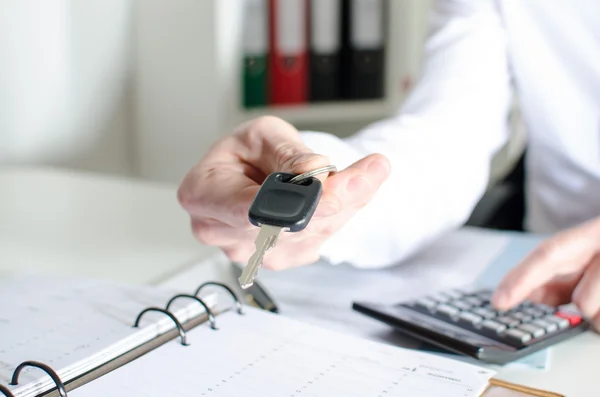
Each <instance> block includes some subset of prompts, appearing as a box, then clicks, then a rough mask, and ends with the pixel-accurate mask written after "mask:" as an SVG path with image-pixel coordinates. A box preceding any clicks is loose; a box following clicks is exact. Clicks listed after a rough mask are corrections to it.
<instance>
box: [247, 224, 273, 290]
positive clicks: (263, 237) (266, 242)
mask: <svg viewBox="0 0 600 397" xmlns="http://www.w3.org/2000/svg"><path fill="white" fill-rule="evenodd" d="M279 234H281V228H280V227H277V226H269V225H262V226H261V227H260V232H259V233H258V236H257V237H256V240H254V246H255V247H256V250H255V251H254V254H253V255H252V256H251V257H250V260H249V261H248V264H247V265H246V266H245V267H244V269H243V270H242V274H241V275H240V277H239V278H238V281H239V283H240V286H241V287H242V288H243V289H246V288H249V287H251V286H252V285H253V284H254V279H255V278H256V275H257V274H258V269H259V268H260V267H261V265H262V262H263V258H264V256H265V254H266V253H267V252H268V251H269V250H270V249H271V248H273V247H274V246H275V244H276V243H277V239H278V238H279Z"/></svg>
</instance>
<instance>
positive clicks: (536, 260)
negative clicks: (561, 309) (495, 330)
mask: <svg viewBox="0 0 600 397" xmlns="http://www.w3.org/2000/svg"><path fill="white" fill-rule="evenodd" d="M527 298H528V299H530V300H532V301H534V302H542V303H545V304H548V305H551V306H558V305H562V304H566V303H571V302H572V303H575V305H577V308H578V309H579V311H580V312H581V313H582V314H583V316H584V317H585V318H586V319H587V320H588V321H589V322H591V323H592V325H593V326H594V327H595V328H596V330H600V217H598V218H596V219H593V220H591V221H588V222H585V223H583V224H581V225H579V226H577V227H573V228H571V229H569V230H566V231H564V232H562V233H558V234H556V235H555V236H553V237H551V238H549V239H547V240H546V241H544V242H543V243H542V244H541V245H540V246H539V247H537V249H536V250H534V251H533V252H532V253H531V254H530V255H529V256H528V257H527V258H526V259H525V260H524V261H523V262H522V263H521V264H519V265H518V266H516V267H515V268H514V270H513V271H511V272H510V273H509V274H508V275H507V276H506V277H505V278H504V280H502V282H501V283H500V285H499V287H498V289H497V290H496V292H495V294H494V297H493V304H494V305H495V306H496V307H497V308H499V309H501V310H507V309H509V308H511V307H513V306H515V305H517V304H519V303H520V302H521V301H523V300H525V299H527Z"/></svg>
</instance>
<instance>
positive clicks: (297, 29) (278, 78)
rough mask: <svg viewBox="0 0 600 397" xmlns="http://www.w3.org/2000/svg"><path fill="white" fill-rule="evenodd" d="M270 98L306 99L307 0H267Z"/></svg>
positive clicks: (276, 101) (293, 101)
mask: <svg viewBox="0 0 600 397" xmlns="http://www.w3.org/2000/svg"><path fill="white" fill-rule="evenodd" d="M269 8H270V9H269V20H270V29H269V31H270V35H269V41H270V43H269V44H270V47H271V56H270V61H269V66H270V69H269V79H270V81H269V86H270V87H269V93H270V95H269V102H270V104H271V105H286V104H299V103H304V102H307V100H308V98H307V97H308V84H309V81H308V71H309V68H308V18H307V14H308V1H307V0H270V1H269Z"/></svg>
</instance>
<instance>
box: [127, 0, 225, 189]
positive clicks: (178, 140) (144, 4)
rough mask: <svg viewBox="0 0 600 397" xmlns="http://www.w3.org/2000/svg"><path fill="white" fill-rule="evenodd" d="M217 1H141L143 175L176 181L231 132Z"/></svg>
mask: <svg viewBox="0 0 600 397" xmlns="http://www.w3.org/2000/svg"><path fill="white" fill-rule="evenodd" d="M223 1H224V0H223ZM216 5H217V1H216V0H212V1H207V0H168V1H165V0H140V1H137V2H136V20H135V31H136V36H135V42H136V61H137V62H136V86H137V89H136V96H135V103H136V109H135V110H136V116H135V127H136V130H135V131H136V132H135V139H136V142H137V146H136V160H137V162H138V164H139V169H138V171H139V173H140V175H141V176H143V177H147V178H152V179H157V180H163V181H171V182H173V181H174V182H177V181H179V180H180V179H181V178H182V177H183V175H184V174H185V172H187V170H188V169H189V168H190V167H191V166H192V165H193V164H194V163H195V162H196V161H197V160H199V159H200V157H201V156H202V155H203V154H204V153H205V152H206V150H207V149H208V147H209V145H210V144H211V143H212V142H214V140H215V139H217V137H218V136H220V135H221V134H225V133H226V131H224V130H222V129H221V119H222V117H223V114H222V113H221V112H220V99H219V98H220V93H221V89H222V87H221V85H220V75H221V74H220V70H219V65H218V61H217V59H216V57H217V47H218V46H219V42H218V38H217V36H216V32H217V26H216V25H217V24H216V23H215V17H216V15H217V13H216Z"/></svg>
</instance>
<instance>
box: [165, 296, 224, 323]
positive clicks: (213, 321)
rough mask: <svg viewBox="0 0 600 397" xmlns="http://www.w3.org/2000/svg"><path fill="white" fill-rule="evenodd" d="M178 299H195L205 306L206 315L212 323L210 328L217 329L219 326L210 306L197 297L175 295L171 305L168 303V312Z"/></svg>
mask: <svg viewBox="0 0 600 397" xmlns="http://www.w3.org/2000/svg"><path fill="white" fill-rule="evenodd" d="M177 298H190V299H194V300H196V301H198V303H200V304H201V305H202V306H204V309H205V310H206V313H207V314H208V321H209V322H210V327H211V328H212V329H217V324H216V321H215V316H214V315H213V312H212V311H211V310H210V309H209V308H208V305H207V304H206V303H204V301H203V300H202V299H200V298H198V297H197V296H194V295H189V294H179V295H175V296H174V297H172V298H171V300H170V301H169V303H167V307H166V309H167V310H169V307H170V306H171V303H173V302H174V301H176V300H177Z"/></svg>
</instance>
